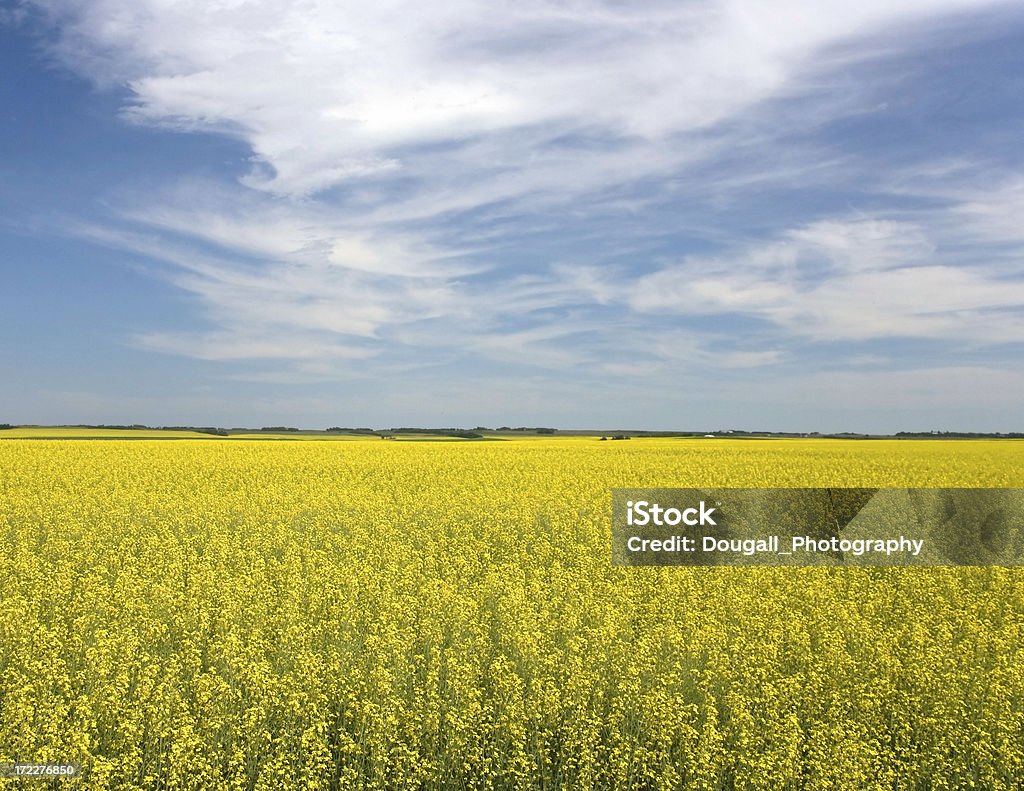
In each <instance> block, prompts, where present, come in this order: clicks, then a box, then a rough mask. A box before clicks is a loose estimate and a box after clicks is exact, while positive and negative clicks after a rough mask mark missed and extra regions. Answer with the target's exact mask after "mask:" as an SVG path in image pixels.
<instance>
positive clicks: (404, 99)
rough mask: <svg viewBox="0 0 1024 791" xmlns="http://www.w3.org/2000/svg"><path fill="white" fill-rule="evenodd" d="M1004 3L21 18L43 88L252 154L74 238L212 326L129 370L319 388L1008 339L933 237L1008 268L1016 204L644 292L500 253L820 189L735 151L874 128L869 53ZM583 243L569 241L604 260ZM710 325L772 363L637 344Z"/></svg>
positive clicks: (722, 268) (834, 229) (162, 347)
mask: <svg viewBox="0 0 1024 791" xmlns="http://www.w3.org/2000/svg"><path fill="white" fill-rule="evenodd" d="M998 4H999V3H998V2H995V0H992V2H986V1H985V0H907V1H906V2H902V3H892V2H883V1H882V0H863V1H862V2H857V3H850V2H846V1H845V0H844V1H842V2H840V1H839V0H834V1H833V2H822V3H810V2H805V1H802V0H771V1H769V0H742V1H741V0H693V1H692V2H682V3H681V2H669V1H668V0H665V1H664V2H661V1H659V0H652V2H649V3H611V2H597V0H570V1H569V2H556V1H555V0H527V1H526V2H523V3H519V4H515V5H512V6H503V7H498V6H495V5H494V4H491V3H484V2H481V1H478V0H456V1H455V2H451V3H443V4H440V5H438V4H434V5H429V4H427V5H425V4H422V3H412V2H404V1H399V0H384V1H383V2H377V3H373V4H370V5H367V4H356V3H351V2H340V3H339V2H326V1H324V2H316V1H308V2H302V3H298V2H294V3H287V2H279V1H278V0H274V1H273V2H271V0H252V1H250V2H233V1H230V0H222V1H221V2H216V1H215V2H198V1H197V0H193V1H191V2H176V3H167V2H163V0H133V2H127V0H39V2H36V3H35V5H36V6H37V7H40V8H43V9H45V10H46V12H47V13H48V14H49V16H50V19H51V20H52V22H53V24H54V26H55V27H56V28H57V29H58V30H59V33H60V35H59V39H58V43H57V45H56V47H57V51H58V52H59V53H60V55H61V56H62V57H63V58H64V60H65V62H66V63H67V64H69V65H70V66H71V67H72V68H74V69H76V70H78V71H79V72H81V73H83V74H86V75H88V76H90V77H92V78H93V79H95V80H96V81H97V82H99V83H101V84H105V85H111V84H112V85H124V86H127V87H128V88H129V89H130V91H131V99H130V101H129V104H128V106H127V107H126V108H125V110H124V114H125V116H126V118H128V119H129V120H131V121H132V122H134V123H139V124H149V125H155V126H159V127H169V128H173V129H179V130H186V131H195V130H204V131H214V132H219V133H224V134H229V135H232V136H234V137H236V138H238V139H239V140H241V141H243V142H244V143H245V144H246V145H247V146H248V147H249V148H250V149H251V152H252V155H253V159H254V163H253V168H252V170H251V171H250V172H249V173H248V174H246V175H245V176H244V177H243V178H242V179H241V181H240V182H239V183H233V184H220V185H211V184H209V183H206V182H199V181H192V180H187V179H186V180H183V181H181V182H180V183H179V184H177V185H174V186H173V187H170V188H168V189H166V190H165V191H163V192H158V193H156V194H152V195H149V196H144V197H140V196H137V195H136V196H132V198H131V199H130V201H124V202H122V204H121V208H120V209H119V211H118V219H117V223H116V226H117V227H116V229H114V228H106V229H100V228H97V227H95V226H92V227H90V228H88V229H80V232H81V233H83V234H85V235H87V236H89V238H92V239H94V240H95V241H97V242H98V243H102V244H108V245H112V246H117V247H121V248H122V249H126V250H130V251H133V252H135V253H138V254H140V255H143V256H147V257H149V258H152V259H156V260H159V261H161V262H164V264H165V265H166V269H165V270H164V274H165V276H166V277H168V278H169V279H170V280H171V282H173V283H175V284H176V285H177V286H178V287H180V288H182V289H185V290H186V291H188V292H189V293H191V294H193V295H194V296H195V298H196V300H197V304H198V305H199V306H200V307H201V309H202V316H203V318H204V319H206V321H207V322H208V323H209V325H211V329H208V330H203V331H196V330H194V331H190V332H184V333H177V332H168V331H161V332H144V333H141V334H140V335H139V336H138V337H137V339H136V340H137V342H138V343H140V344H141V345H143V346H144V347H145V348H147V349H151V350H159V351H164V352H170V353H177V354H184V355H189V356H193V357H199V358H202V359H209V360H241V359H268V360H273V361H274V362H275V364H277V363H278V361H281V360H290V361H292V362H294V363H295V365H296V366H297V369H301V370H302V371H304V372H306V373H308V374H309V375H311V376H324V377H328V376H330V375H332V373H333V372H336V371H339V370H343V367H344V365H345V364H346V361H350V360H358V359H363V358H366V357H368V356H375V357H387V355H388V353H391V354H392V355H393V356H394V353H395V352H396V349H397V350H398V353H399V356H400V355H401V354H406V356H412V357H416V356H419V357H423V356H424V354H425V352H426V351H429V352H430V354H432V355H437V356H441V354H442V351H443V352H452V353H455V354H459V353H466V354H477V355H481V356H487V357H491V358H494V359H497V360H500V361H503V362H505V361H514V362H517V363H526V364H530V365H535V366H539V367H544V368H548V369H552V370H563V371H565V370H578V369H579V368H580V367H581V366H603V367H604V369H605V370H625V368H623V366H625V367H626V368H629V367H630V366H633V367H637V366H639V367H638V368H636V370H653V369H658V368H660V369H661V370H664V369H665V367H667V366H668V367H670V366H672V365H673V364H675V363H678V362H679V361H680V360H687V361H689V362H692V363H695V364H697V365H701V366H707V367H719V368H736V369H744V368H755V367H759V366H768V365H773V364H776V363H779V362H784V361H785V360H787V359H788V354H787V352H786V350H785V348H784V347H785V345H786V343H787V341H791V340H792V339H797V340H801V341H802V340H805V339H812V340H824V341H831V340H861V341H863V340H872V339H880V338H889V337H893V336H909V337H916V338H929V339H935V338H946V339H957V340H959V341H964V340H966V341H969V342H972V343H998V342H1002V341H1006V340H1021V339H1024V321H1022V319H1021V317H1020V313H1019V312H1016V311H1017V308H1019V306H1020V305H1021V304H1024V291H1022V288H1024V287H1022V284H1021V281H1020V280H1019V279H1013V278H1012V277H1008V272H1007V267H1006V265H1005V260H1006V259H1005V258H1004V259H1003V261H1002V263H1001V264H999V265H997V263H996V262H995V261H991V262H990V261H985V260H981V261H977V260H974V261H972V262H970V263H971V266H966V265H965V261H964V259H963V257H962V256H960V255H958V254H957V253H956V252H955V250H954V248H955V247H956V245H957V244H958V239H959V240H960V241H962V240H963V238H966V237H957V236H956V234H955V233H954V232H953V231H952V230H951V228H952V227H953V226H954V225H956V224H959V226H960V227H962V228H965V229H967V232H968V233H971V234H974V235H975V237H974V238H976V239H983V240H984V241H985V243H986V244H989V243H994V240H995V241H996V242H998V244H1001V245H1005V244H1009V243H1010V242H1013V243H1016V242H1017V241H1021V240H1020V238H1019V223H1018V224H1016V225H1015V224H1014V223H1015V218H1017V217H1018V216H1019V209H1020V207H1021V195H1022V194H1024V193H1022V191H1021V189H1020V187H1019V186H1015V185H1014V184H1013V183H1010V182H1007V184H1008V186H1006V187H1004V188H1002V190H1001V191H1000V192H998V194H988V195H986V194H984V193H980V192H965V191H961V192H960V193H958V194H957V195H956V196H952V195H950V196H947V197H946V199H945V200H946V205H945V206H942V207H940V208H937V209H934V210H930V211H929V212H922V213H920V214H919V215H909V216H908V215H907V214H906V213H903V214H895V213H894V214H893V215H886V214H885V213H883V212H879V213H876V214H871V213H867V214H866V215H865V216H851V214H849V213H844V214H841V215H839V216H832V217H826V218H824V219H818V220H815V221H813V222H805V223H803V224H799V223H789V226H790V228H789V230H778V229H777V230H776V231H775V232H774V234H772V233H769V234H767V235H768V236H769V237H770V238H769V239H768V240H767V241H764V240H763V239H762V240H760V241H753V242H750V243H747V244H737V243H735V242H734V241H733V242H732V244H731V245H730V250H731V252H726V253H716V254H705V255H693V256H690V257H688V258H685V259H684V260H683V261H682V262H678V263H672V264H667V265H666V264H664V263H663V262H658V261H655V260H653V259H651V258H649V257H648V258H646V259H644V260H642V261H638V262H636V264H635V266H633V267H630V266H629V265H616V266H615V267H612V266H609V265H607V264H605V263H604V262H603V261H602V260H597V261H596V262H595V261H590V260H588V255H592V256H596V257H597V258H598V259H600V258H601V253H602V251H601V250H599V249H598V250H596V252H595V247H596V245H592V246H591V247H590V248H588V249H587V250H581V252H580V254H579V255H578V256H565V255H553V256H546V255H545V254H544V253H543V252H540V253H537V252H534V251H533V250H532V249H531V248H530V246H529V244H528V243H526V242H524V241H522V240H523V239H524V238H525V237H526V236H527V235H528V234H529V232H531V231H532V230H533V229H534V228H536V227H538V226H543V225H544V223H549V224H550V225H552V226H553V230H554V231H559V230H560V224H561V223H563V222H566V221H568V220H572V219H576V218H578V217H580V216H584V217H585V216H586V215H587V214H588V212H589V213H595V214H596V213H599V212H600V211H603V210H606V209H607V207H610V206H615V207H617V208H616V209H615V211H617V212H618V214H615V215H613V216H614V217H621V216H623V215H624V214H628V213H630V212H632V213H634V214H643V212H644V211H645V209H646V204H647V202H653V201H654V200H655V199H656V198H652V197H650V195H651V193H652V192H657V191H658V190H664V191H666V192H669V193H672V194H673V195H674V196H675V197H676V198H677V199H678V198H679V196H684V197H688V198H689V199H690V200H691V201H693V202H702V201H708V202H711V201H719V200H724V198H723V195H729V194H731V195H737V194H741V193H743V192H744V191H745V190H747V189H750V188H753V187H762V186H764V185H766V184H778V185H783V186H784V187H786V188H789V189H798V188H799V187H800V185H801V184H803V183H805V182H806V180H808V179H816V180H819V181H820V180H821V178H822V174H823V173H825V172H831V171H832V169H834V168H838V167H840V166H842V165H843V158H842V156H841V154H837V153H836V152H827V154H826V155H823V156H821V157H818V158H813V159H810V160H809V161H806V162H804V161H802V160H801V157H800V156H797V155H795V154H794V152H793V151H792V150H788V149H787V150H779V151H776V150H774V149H770V147H769V149H768V150H759V147H760V146H761V145H762V144H763V143H765V142H766V141H767V142H771V141H772V140H773V138H772V135H773V134H775V133H777V132H778V133H784V132H786V131H787V130H788V131H790V132H793V131H795V130H798V129H803V128H804V127H806V126H810V125H813V124H815V123H825V122H827V121H831V120H835V119H836V118H837V117H841V116H846V115H851V114H856V113H867V112H876V111H878V112H880V110H879V105H878V103H877V101H876V99H877V97H870V96H869V93H870V92H869V91H867V90H863V88H862V86H858V85H857V84H856V81H855V80H852V79H851V82H850V85H849V87H850V90H849V91H847V92H836V91H834V90H831V88H832V86H833V84H834V81H833V80H832V79H831V78H832V76H833V75H834V73H835V69H837V68H839V67H843V68H852V67H853V66H856V65H858V63H859V62H862V61H864V60H865V59H868V58H872V57H877V56H878V55H879V54H880V53H888V52H892V51H893V50H894V49H896V48H897V47H898V46H900V44H898V43H897V41H898V37H897V36H896V35H895V33H894V31H901V32H902V33H903V34H904V36H905V37H906V39H907V40H909V39H912V38H913V37H914V36H915V35H922V36H923V35H925V34H926V33H927V31H928V29H929V28H928V25H927V24H925V23H928V22H934V21H935V20H936V19H938V18H941V17H942V16H943V15H946V14H953V13H956V12H960V11H966V10H971V9H979V8H987V7H990V6H994V5H998ZM904 45H905V42H904ZM808 97H811V98H812V99H813V100H810V101H808V102H807V103H805V104H803V105H801V110H800V112H799V113H795V114H794V115H793V116H792V117H783V116H782V115H781V114H778V113H776V114H769V115H770V118H771V121H772V122H773V123H774V122H778V123H780V124H782V125H788V126H787V127H786V128H784V129H782V130H776V129H767V128H766V127H768V126H770V125H771V124H769V123H768V122H767V121H766V120H765V118H766V117H767V116H763V115H762V113H763V112H764V108H765V107H767V106H769V105H770V103H771V102H773V101H780V100H787V99H794V98H802V99H808ZM869 99H870V101H868V100H869ZM750 152H757V155H758V157H760V158H759V159H758V160H757V163H756V164H755V165H751V164H750V163H749V162H747V161H746V159H745V157H749V156H751V153H750ZM723 163H725V164H728V165H730V167H725V166H724V165H723V166H722V167H718V166H719V165H722V164H723ZM762 165H764V167H762ZM954 170H955V169H954ZM943 172H944V173H946V174H948V173H949V169H948V168H947V169H946V170H945V171H943ZM709 174H710V175H709ZM645 182H650V183H652V184H654V185H655V186H652V187H650V188H649V189H647V190H646V191H645V190H641V192H642V193H643V194H642V195H641V196H640V197H634V196H631V195H620V194H617V193H616V192H615V191H616V189H620V188H623V187H628V186H630V185H638V184H644V183H645ZM932 196H933V197H934V193H932ZM624 207H625V208H624ZM477 215H483V216H485V217H486V221H483V220H479V219H478V217H477ZM453 218H456V219H459V220H460V221H459V222H458V223H457V224H454V220H453ZM671 221H672V222H674V221H675V220H674V218H672V220H671ZM680 222H682V221H680ZM502 223H507V225H502ZM604 225H606V223H603V222H602V221H601V220H600V219H598V220H595V221H594V222H593V223H592V225H591V226H590V229H589V232H590V233H593V234H594V237H595V238H597V239H598V243H597V244H598V245H599V244H600V234H601V233H602V232H606V229H605V228H604V227H603V226H604ZM549 230H550V229H549ZM659 232H662V233H664V230H663V229H659ZM577 233H581V234H585V233H587V232H577ZM709 233H710V232H709ZM719 233H721V234H722V235H724V236H730V233H731V232H730V231H729V230H720V231H719ZM1015 233H1016V234H1018V236H1017V237H1014V234H1015ZM637 235H638V236H640V235H642V234H637ZM764 235H765V234H761V236H764ZM635 243H636V240H635V239H626V240H625V241H623V243H622V244H623V247H624V248H627V249H625V250H624V252H628V247H629V245H630V244H635ZM501 244H504V245H505V251H504V252H505V256H504V257H502V254H501V253H502V251H501V250H500V249H499V248H500V247H501ZM509 248H511V249H512V251H513V253H512V254H509V253H508V249H509ZM1015 260H1019V259H1015ZM652 267H654V271H650V270H651V269H652ZM637 271H647V272H649V273H648V274H646V275H642V276H639V277H638V276H636V275H635V274H634V273H635V272H637ZM591 311H593V312H591ZM598 311H604V313H601V315H599V316H598V315H594V312H598ZM721 314H739V315H740V316H742V317H745V318H752V319H756V320H759V321H761V322H763V323H764V324H765V325H767V326H768V327H770V329H771V331H772V333H773V336H772V337H771V338H769V339H765V340H764V341H759V340H758V339H756V338H755V339H753V340H750V339H749V338H732V339H730V338H728V337H724V336H725V333H716V332H715V331H714V330H713V329H710V325H713V322H708V324H709V329H708V330H707V331H702V330H700V329H696V330H694V329H687V330H684V331H678V332H677V331H675V330H672V331H666V329H665V328H664V327H663V326H661V325H659V324H658V322H657V320H656V319H658V318H659V317H664V316H679V315H682V316H684V317H685V316H689V315H703V316H708V317H711V316H716V315H721ZM995 314H998V315H999V324H998V326H997V325H996V323H995V321H994V318H993V317H994V315H995ZM609 317H610V320H609ZM652 317H654V318H655V321H651V318H652ZM679 333H682V335H680V334H679ZM659 337H661V338H663V339H666V338H670V339H671V342H668V341H663V342H660V343H659V342H658V341H657V338H659ZM641 357H642V358H643V359H636V358H641ZM631 358H632V359H631ZM318 361H320V362H319V363H318ZM382 364H383V363H382Z"/></svg>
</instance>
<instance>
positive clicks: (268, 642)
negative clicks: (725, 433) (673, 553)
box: [0, 439, 1024, 791]
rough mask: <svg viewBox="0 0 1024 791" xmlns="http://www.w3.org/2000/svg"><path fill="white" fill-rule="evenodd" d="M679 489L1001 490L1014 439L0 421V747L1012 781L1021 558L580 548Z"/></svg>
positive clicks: (442, 781)
mask: <svg viewBox="0 0 1024 791" xmlns="http://www.w3.org/2000/svg"><path fill="white" fill-rule="evenodd" d="M700 486H715V487H725V486H737V487H752V486H997V487H1004V486H1006V487H1009V486H1014V487H1020V486H1024V443H1021V442H1013V441H987V442H981V441H959V442H952V441H947V442H944V441H922V442H914V441H863V442H856V441H846V442H844V441H828V440H764V441H761V440H737V441H731V440H671V439H634V440H632V441H630V442H597V441H595V440H593V439H543V440H540V439H535V440H529V441H515V440H508V441H493V442H446V443H428V442H418V443H411V442H410V443H404V442H380V441H372V440H365V441H351V442H314V441H303V442H264V441H248V440H230V441H229V440H224V441H220V440H209V439H206V440H202V441H199V440H196V441H190V440H180V441H174V442H170V441H160V440H137V441H133V442H126V441H121V440H90V441H76V440H63V441H54V440H44V439H32V440H27V439H22V440H5V441H0V536H2V540H3V545H2V547H3V551H2V552H0V763H2V762H5V761H16V760H19V761H75V762H78V763H80V764H81V766H82V775H83V776H82V777H81V778H80V779H75V780H62V781H54V784H63V785H65V786H67V787H72V786H73V787H76V788H83V789H86V788H88V789H106V788H118V789H122V788H123V789H128V788H142V789H157V788H161V789H207V788H210V789H215V788H216V789H219V788H225V789H288V788H302V789H307V788H308V789H363V788H367V789H369V788H374V789H559V788H565V789H591V788H593V789H704V790H706V791H714V790H716V789H730V790H732V791H738V790H740V789H766V790H767V789H772V790H774V789H821V790H824V789H963V788H976V789H1017V788H1019V787H1020V783H1021V778H1022V777H1024V569H1021V570H1014V569H1000V568H974V569H967V568H930V569H836V568H807V569H795V568H621V567H612V566H611V562H610V561H611V557H610V532H611V523H610V504H611V496H610V489H611V488H613V487H700ZM2 782H3V781H0V783H2ZM19 782H21V783H30V782H35V783H36V784H37V785H38V787H45V785H46V782H47V781H19Z"/></svg>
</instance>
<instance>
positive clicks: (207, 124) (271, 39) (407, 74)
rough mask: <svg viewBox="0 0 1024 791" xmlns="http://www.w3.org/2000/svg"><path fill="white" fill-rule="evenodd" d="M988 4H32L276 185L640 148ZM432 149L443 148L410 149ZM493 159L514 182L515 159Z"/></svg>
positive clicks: (257, 179) (94, 61)
mask: <svg viewBox="0 0 1024 791" xmlns="http://www.w3.org/2000/svg"><path fill="white" fill-rule="evenodd" d="M991 4H992V3H991V2H984V0H907V1H906V2H903V3H890V2H883V0H863V1H862V2H858V3H849V2H839V1H838V0H836V1H834V2H822V3H807V2H802V1H801V0H773V1H772V2H767V1H766V0H744V1H743V2H739V1H737V0H717V1H715V0H705V1H703V2H700V1H695V2H687V3H678V2H667V1H666V2H651V3H636V4H632V3H631V4H613V3H605V2H598V1H597V0H589V1H583V0H577V1H576V2H571V3H564V2H555V1H554V0H533V1H532V2H525V3H519V4H516V5H514V6H502V7H500V8H498V7H495V6H494V5H493V4H490V3H486V2H482V0H458V1H456V2H446V3H443V4H440V5H438V4H432V5H424V4H422V3H414V2H411V1H409V0H385V1H384V2H376V3H373V4H370V5H367V4H365V3H354V2H327V1H326V0H322V1H321V2H301V3H299V2H280V0H257V1H254V2H246V3H238V2H196V1H193V2H179V3H166V2H162V0H132V1H131V2H128V1H127V0H39V1H38V2H37V3H35V5H37V6H39V7H41V8H43V9H45V10H46V11H47V12H48V14H49V15H50V18H51V19H52V20H53V22H54V24H55V25H57V26H59V28H60V31H61V39H60V45H59V46H60V52H61V53H62V54H63V56H64V58H65V59H66V61H67V62H68V63H70V64H71V65H72V66H73V67H75V68H76V69H78V70H80V71H82V72H84V73H86V74H88V75H89V76H91V77H93V78H95V79H97V80H99V81H103V82H108V83H120V84H128V85H129V86H130V88H131V90H132V92H133V95H134V101H133V102H132V104H131V106H130V108H128V110H127V114H128V116H129V117H131V118H132V119H134V120H137V121H139V122H143V123H153V124H160V125H168V126H171V127H173V128H179V129H187V130H196V129H208V130H214V131H218V132H230V133H232V134H234V135H237V136H238V137H240V138H242V139H244V140H245V141H246V142H247V143H249V144H250V145H251V146H252V149H253V151H254V153H255V156H256V157H257V158H258V159H259V160H260V161H261V162H263V163H265V164H266V165H269V166H270V168H272V175H267V174H266V172H265V171H263V170H256V171H254V172H253V174H251V175H250V177H249V178H248V179H247V181H246V183H247V184H249V185H251V186H254V187H258V188H261V189H266V190H269V191H271V192H274V193H277V194H282V195H293V196H297V195H308V194H313V193H316V192H318V191H320V190H323V189H326V188H328V187H331V186H333V185H336V184H339V183H345V182H350V181H354V180H355V181H358V180H362V179H366V178H372V177H373V176H375V175H379V174H388V173H392V172H393V171H394V170H395V169H404V168H407V167H410V165H411V166H412V170H413V172H416V171H417V170H418V169H419V167H418V166H417V160H422V159H423V158H428V159H433V160H440V161H441V162H445V161H449V160H454V161H455V162H458V161H459V158H460V157H459V149H460V147H461V146H462V145H463V144H465V143H466V142H467V141H476V140H479V139H481V138H485V137H494V136H496V135H497V136H500V135H502V134H505V135H510V136H514V135H516V134H519V133H520V132H522V131H523V130H530V131H529V132H528V133H527V134H528V136H530V137H532V138H533V139H534V141H535V145H534V148H537V146H536V140H537V137H538V136H539V138H540V139H541V140H542V141H543V142H546V143H551V142H552V141H555V140H557V139H558V138H560V137H562V136H564V135H567V134H578V133H580V132H584V133H593V132H597V133H598V134H599V135H600V136H602V137H609V138H612V139H614V138H623V137H624V138H627V139H639V140H641V141H648V143H652V142H656V141H659V140H665V139H667V138H669V137H670V136H672V135H675V134H678V133H680V132H689V131H695V130H701V129H708V128H710V127H711V126H713V125H715V124H717V123H719V122H722V121H723V120H727V119H730V118H735V117H736V116H737V115H739V114H740V113H742V112H743V111H745V110H746V109H748V108H750V107H752V106H753V105H755V104H757V103H758V102H763V101H765V100H767V99H770V98H773V97H778V96H780V95H787V94H789V93H792V92H799V91H800V90H802V86H805V84H806V81H807V80H808V79H813V64H812V63H811V61H810V58H811V56H812V55H814V54H815V53H817V52H819V51H820V50H821V49H822V48H824V47H826V46H828V45H830V44H835V43H838V42H842V41H845V40H848V39H849V38H851V37H854V36H857V35H859V34H863V33H866V32H868V31H871V30H878V29H885V28H887V27H889V26H892V25H896V24H900V23H906V22H909V21H910V20H913V19H915V18H921V17H927V16H929V15H936V14H942V13H950V12H954V11H958V10H964V9H970V8H979V7H984V6H986V5H991ZM846 56H847V57H850V55H849V53H847V55H846ZM809 71H810V72H812V73H810V74H808V73H807V72H809ZM438 143H441V144H446V145H448V146H450V147H451V152H445V151H443V150H440V149H434V150H431V151H428V152H423V151H422V150H419V148H418V147H422V146H424V145H427V144H438ZM513 150H514V149H513ZM573 158H574V159H575V160H576V161H580V160H581V159H582V160H583V161H587V162H590V163H594V162H598V163H599V162H600V161H601V159H602V158H603V157H602V154H601V152H600V151H595V150H588V151H586V152H585V153H584V154H583V155H579V154H577V155H575V156H574V157H573ZM474 164H475V166H476V173H475V174H463V175H464V176H466V177H467V178H469V180H470V181H474V178H473V176H475V177H476V178H481V177H482V178H483V179H485V180H489V179H490V178H491V177H492V176H493V174H492V173H489V172H488V171H489V170H490V168H489V163H486V162H476V163H474ZM497 166H498V169H499V171H504V177H505V178H507V179H508V180H510V181H511V182H513V183H514V182H515V181H516V180H517V179H518V178H519V176H520V175H521V174H522V173H524V172H529V170H530V166H529V162H526V163H521V164H519V165H512V164H511V163H507V162H504V163H503V162H501V161H500V160H499V162H498V163H497ZM597 169H598V170H599V171H600V170H601V169H602V168H601V167H600V165H598V168H597Z"/></svg>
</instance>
